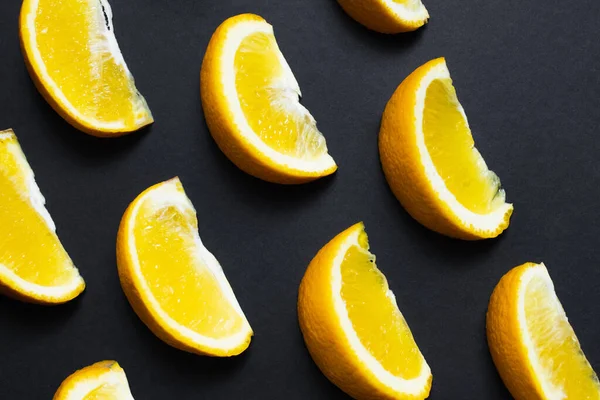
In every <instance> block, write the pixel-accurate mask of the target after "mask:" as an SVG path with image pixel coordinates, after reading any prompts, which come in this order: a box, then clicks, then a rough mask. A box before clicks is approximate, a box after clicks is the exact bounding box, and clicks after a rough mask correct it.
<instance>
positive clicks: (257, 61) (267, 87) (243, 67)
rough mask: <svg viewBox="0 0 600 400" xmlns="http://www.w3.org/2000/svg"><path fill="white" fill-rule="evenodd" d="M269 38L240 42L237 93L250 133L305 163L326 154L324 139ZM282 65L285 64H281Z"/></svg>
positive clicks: (260, 36)
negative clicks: (301, 102) (252, 132)
mask: <svg viewBox="0 0 600 400" xmlns="http://www.w3.org/2000/svg"><path fill="white" fill-rule="evenodd" d="M282 60H283V57H282V56H281V52H280V50H279V48H278V46H277V42H276V41H275V37H274V36H273V35H272V34H267V33H262V32H257V33H253V34H251V35H249V36H247V37H246V38H244V39H243V41H242V43H241V44H240V47H239V48H238V50H237V52H236V56H235V71H236V89H237V93H238V98H239V101H240V104H241V106H242V111H243V112H244V115H245V117H246V120H247V121H248V123H249V124H250V127H251V128H252V130H253V131H254V132H255V133H256V134H257V135H258V136H259V137H260V139H261V140H262V141H263V142H264V143H265V144H267V145H268V146H269V147H271V148H272V149H274V150H276V151H277V152H279V153H282V154H285V155H289V156H292V157H295V158H301V159H305V160H313V159H318V158H319V157H321V156H323V155H324V154H326V153H327V146H326V143H325V138H324V137H323V135H322V134H321V133H320V132H319V130H318V129H317V126H316V122H315V120H314V118H313V117H312V116H311V115H310V113H309V112H308V110H307V109H306V108H305V107H304V106H302V105H301V104H300V102H299V95H300V92H299V89H298V88H297V83H296V81H295V78H294V77H293V75H292V74H291V71H289V67H288V66H287V64H285V65H282ZM283 63H285V61H283Z"/></svg>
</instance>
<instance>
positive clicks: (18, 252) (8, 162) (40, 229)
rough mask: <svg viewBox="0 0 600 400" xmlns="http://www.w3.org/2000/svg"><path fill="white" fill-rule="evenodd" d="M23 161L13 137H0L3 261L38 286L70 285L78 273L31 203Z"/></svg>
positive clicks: (0, 245) (0, 246)
mask: <svg viewBox="0 0 600 400" xmlns="http://www.w3.org/2000/svg"><path fill="white" fill-rule="evenodd" d="M0 135H2V133H0ZM24 163H26V160H25V159H24V157H23V156H22V153H21V151H20V147H19V145H18V143H17V141H16V139H15V138H14V136H11V137H9V138H6V139H1V138H0V226H1V227H2V232H3V233H2V235H0V264H2V265H3V266H4V267H6V268H8V269H10V270H12V271H13V272H14V273H15V274H16V275H17V276H19V277H20V278H22V279H24V280H26V281H28V282H31V283H34V284H37V285H41V286H60V285H63V284H67V283H69V282H71V281H72V280H73V279H74V278H76V277H77V276H79V273H78V272H77V270H76V269H75V267H74V266H73V263H72V262H71V259H70V258H69V256H68V254H67V253H66V251H65V249H64V248H63V246H62V245H61V243H60V241H59V239H58V237H57V236H56V235H55V234H54V232H52V231H51V230H50V228H49V227H48V225H47V223H46V221H45V220H44V218H42V216H41V215H40V214H39V213H38V212H37V211H36V210H35V209H34V208H33V206H32V205H31V200H30V197H29V196H30V194H29V193H28V188H27V183H26V175H25V173H24V171H23V167H26V165H24Z"/></svg>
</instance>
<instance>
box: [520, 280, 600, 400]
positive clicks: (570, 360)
mask: <svg viewBox="0 0 600 400" xmlns="http://www.w3.org/2000/svg"><path fill="white" fill-rule="evenodd" d="M525 315H526V320H527V330H528V331H529V334H530V336H531V337H532V339H533V345H534V347H535V348H536V349H537V351H538V355H539V358H540V361H541V364H542V368H543V369H544V370H545V371H546V372H547V376H548V377H550V380H551V382H552V384H553V385H554V386H555V387H557V388H561V389H562V390H563V391H564V394H565V395H566V396H565V399H568V400H571V399H573V400H575V399H587V400H594V399H600V384H599V382H598V377H597V376H596V373H595V372H594V370H593V369H592V367H591V366H590V364H589V362H588V361H587V359H586V358H585V356H584V355H583V352H582V351H581V347H580V346H579V341H578V340H577V337H576V336H575V332H574V331H573V328H572V327H571V325H570V324H569V321H568V320H567V317H566V316H565V314H564V312H563V310H562V306H561V305H560V302H559V300H558V298H557V297H556V294H555V293H554V290H553V289H552V288H551V287H549V286H548V283H547V282H546V281H545V280H542V279H533V280H531V281H530V282H529V284H528V286H527V288H526V292H525Z"/></svg>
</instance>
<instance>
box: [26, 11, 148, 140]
mask: <svg viewBox="0 0 600 400" xmlns="http://www.w3.org/2000/svg"><path fill="white" fill-rule="evenodd" d="M39 1H40V0H29V2H28V4H29V9H28V10H27V15H26V22H25V23H26V26H27V31H28V32H29V34H28V35H24V37H23V40H25V41H28V42H29V46H28V47H27V49H26V50H28V54H29V56H30V57H31V58H33V60H32V62H31V64H32V68H33V69H34V70H35V71H36V74H37V75H38V77H39V80H40V81H41V82H42V83H43V84H44V86H45V87H46V89H47V91H48V92H49V93H50V94H51V96H52V98H53V99H54V100H55V101H56V102H57V103H58V104H59V105H60V108H61V109H62V110H65V111H66V112H67V113H68V114H69V115H70V116H71V117H72V118H74V119H75V120H78V121H83V122H85V125H87V126H92V127H94V128H95V129H99V130H101V131H106V132H118V131H122V130H125V129H126V128H127V126H126V124H125V122H124V121H111V122H106V121H99V120H97V119H95V118H93V117H91V116H87V115H83V114H81V113H80V112H79V110H78V109H77V108H76V107H75V106H73V104H71V102H70V101H69V100H68V99H67V98H66V96H65V95H64V94H63V92H62V90H61V89H60V88H59V87H58V85H57V84H56V82H54V80H53V79H52V77H51V76H50V75H49V74H48V70H47V69H46V65H45V64H44V61H43V58H42V55H41V53H40V51H39V49H38V46H37V37H36V29H35V19H36V16H37V8H38V4H39ZM88 2H89V3H90V4H91V3H96V4H98V5H101V6H103V7H104V11H105V12H106V16H107V17H108V25H109V27H110V29H109V27H107V26H106V24H105V19H104V14H103V13H102V8H101V7H98V16H97V17H98V26H99V27H100V29H101V31H100V32H94V33H95V34H96V35H97V36H98V37H101V38H103V41H101V42H100V43H97V44H96V47H97V48H96V49H95V50H97V53H96V54H99V53H98V52H100V51H107V52H108V53H110V54H111V56H112V58H113V59H114V61H115V63H116V64H117V65H120V66H122V67H123V69H124V70H125V72H126V73H127V76H128V78H129V79H130V80H133V76H132V75H131V72H129V69H128V68H127V64H126V63H125V59H124V58H123V55H122V54H121V50H120V49H119V44H118V42H117V39H116V37H115V34H114V27H113V23H112V16H113V15H112V9H111V7H110V4H109V3H108V1H107V0H88ZM134 100H135V104H134V107H133V111H134V112H135V113H136V114H139V116H138V117H137V118H136V119H135V125H136V126H141V125H143V124H145V123H146V122H148V120H152V116H151V114H150V111H149V110H148V109H147V105H146V104H145V100H144V99H143V97H142V96H141V95H139V96H137V97H136V98H134ZM146 110H147V111H146Z"/></svg>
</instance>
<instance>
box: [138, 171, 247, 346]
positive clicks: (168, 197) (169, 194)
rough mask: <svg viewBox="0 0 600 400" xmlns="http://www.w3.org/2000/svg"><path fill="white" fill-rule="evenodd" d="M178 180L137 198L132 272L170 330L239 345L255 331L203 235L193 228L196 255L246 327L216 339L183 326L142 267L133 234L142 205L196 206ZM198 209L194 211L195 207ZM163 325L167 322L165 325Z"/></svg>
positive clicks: (197, 340) (187, 338)
mask: <svg viewBox="0 0 600 400" xmlns="http://www.w3.org/2000/svg"><path fill="white" fill-rule="evenodd" d="M177 182H178V180H175V179H172V180H170V181H167V182H163V183H162V184H161V185H160V186H158V187H156V188H155V189H153V190H151V191H149V192H146V194H145V195H144V196H143V197H141V198H139V199H138V200H137V201H136V204H135V206H134V208H133V210H132V212H131V214H130V218H131V223H130V224H129V229H128V231H127V232H126V235H127V237H128V242H129V246H128V249H127V250H128V251H129V255H130V257H131V260H132V264H133V272H134V274H135V282H134V283H135V284H136V285H137V286H139V287H137V289H138V292H139V293H140V294H141V295H142V297H143V298H142V301H143V302H144V303H145V304H146V306H147V307H148V308H149V309H150V310H151V312H152V313H155V314H156V315H157V316H158V319H159V321H160V324H161V325H166V326H167V327H168V329H167V330H168V331H169V332H171V333H172V332H176V333H177V335H178V336H180V339H181V338H182V339H183V341H184V342H186V343H188V344H200V345H202V346H206V347H208V348H212V349H221V350H224V351H225V350H228V349H233V348H236V347H238V346H239V345H240V343H243V342H245V341H246V340H247V338H248V336H249V335H251V334H252V328H251V327H250V324H249V323H248V320H247V319H246V316H245V315H244V313H243V311H242V308H241V307H240V305H239V303H238V301H237V299H236V297H235V294H234V292H233V289H232V288H231V285H230V284H229V281H228V280H227V278H226V277H225V273H224V272H223V268H222V267H221V265H220V264H219V262H218V261H217V259H216V258H215V256H213V255H212V253H210V252H209V251H208V250H207V249H206V247H204V244H203V243H202V240H201V239H200V235H199V233H198V232H197V231H195V230H193V232H194V241H195V242H196V248H195V250H196V251H197V254H196V256H197V257H198V258H199V260H201V264H202V265H205V266H206V267H207V268H208V269H209V270H210V271H211V272H212V274H213V275H214V277H215V279H216V281H217V282H218V283H219V286H220V288H221V291H222V293H223V295H224V296H225V297H226V298H227V300H228V301H229V303H230V304H231V305H232V306H233V307H234V309H235V310H236V311H237V312H238V314H239V315H240V317H242V319H243V320H244V325H243V328H242V329H241V330H240V331H239V332H237V333H235V334H233V335H231V336H227V337H224V338H220V339H215V338H211V337H207V336H204V335H201V334H199V333H197V332H195V331H193V330H191V329H189V328H188V327H186V326H183V325H181V324H179V323H177V322H176V321H175V320H174V319H172V318H171V317H170V316H169V314H167V312H165V311H164V310H163V309H162V308H161V306H160V304H159V303H158V301H157V300H156V298H155V297H154V296H153V294H152V292H151V290H150V287H149V286H148V284H147V283H146V281H145V279H144V277H143V275H142V272H141V268H140V262H139V258H138V254H137V251H136V240H135V235H134V232H133V231H134V229H135V220H136V216H137V214H138V212H139V209H140V207H142V206H143V205H144V204H145V203H147V202H148V201H150V202H151V204H152V206H153V207H156V208H162V207H165V206H174V207H177V208H178V209H179V210H181V212H182V213H183V212H184V211H185V210H194V206H193V205H192V203H191V202H190V200H189V199H188V197H187V196H186V195H185V193H182V192H180V191H179V190H177V186H176V185H177ZM194 213H195V211H194ZM163 327H164V326H163Z"/></svg>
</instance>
